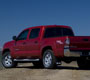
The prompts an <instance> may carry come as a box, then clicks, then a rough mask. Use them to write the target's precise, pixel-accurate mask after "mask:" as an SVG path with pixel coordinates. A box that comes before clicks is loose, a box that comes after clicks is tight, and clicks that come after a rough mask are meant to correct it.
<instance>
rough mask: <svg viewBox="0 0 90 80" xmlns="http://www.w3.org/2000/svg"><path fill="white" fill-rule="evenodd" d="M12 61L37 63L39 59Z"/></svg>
mask: <svg viewBox="0 0 90 80" xmlns="http://www.w3.org/2000/svg"><path fill="white" fill-rule="evenodd" d="M14 61H17V62H33V61H39V59H14Z"/></svg>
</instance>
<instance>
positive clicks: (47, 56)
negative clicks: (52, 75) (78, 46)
mask: <svg viewBox="0 0 90 80" xmlns="http://www.w3.org/2000/svg"><path fill="white" fill-rule="evenodd" d="M43 66H44V68H46V69H52V68H54V67H56V58H55V56H54V53H53V51H52V50H50V49H48V50H46V51H45V52H44V54H43Z"/></svg>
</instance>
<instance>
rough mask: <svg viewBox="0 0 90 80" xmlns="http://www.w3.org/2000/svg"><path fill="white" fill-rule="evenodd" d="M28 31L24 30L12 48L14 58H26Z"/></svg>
mask: <svg viewBox="0 0 90 80" xmlns="http://www.w3.org/2000/svg"><path fill="white" fill-rule="evenodd" d="M28 33H29V30H24V31H23V32H22V33H21V34H20V35H19V36H18V37H17V40H16V42H15V46H14V51H15V53H14V55H15V57H16V58H26V54H27V37H28Z"/></svg>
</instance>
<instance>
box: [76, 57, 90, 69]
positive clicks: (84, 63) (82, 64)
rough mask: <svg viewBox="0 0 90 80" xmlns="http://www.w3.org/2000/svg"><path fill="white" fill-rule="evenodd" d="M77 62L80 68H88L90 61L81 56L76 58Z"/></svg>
mask: <svg viewBox="0 0 90 80" xmlns="http://www.w3.org/2000/svg"><path fill="white" fill-rule="evenodd" d="M77 64H78V66H79V68H81V69H88V68H89V69H90V61H89V60H87V59H86V58H85V57H81V58H79V59H78V60H77Z"/></svg>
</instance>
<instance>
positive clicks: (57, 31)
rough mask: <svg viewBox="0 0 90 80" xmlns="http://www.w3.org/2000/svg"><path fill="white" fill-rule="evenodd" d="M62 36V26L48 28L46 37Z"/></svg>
mask: <svg viewBox="0 0 90 80" xmlns="http://www.w3.org/2000/svg"><path fill="white" fill-rule="evenodd" d="M60 36H62V29H61V28H60V27H52V28H46V30H45V34H44V38H50V37H60Z"/></svg>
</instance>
